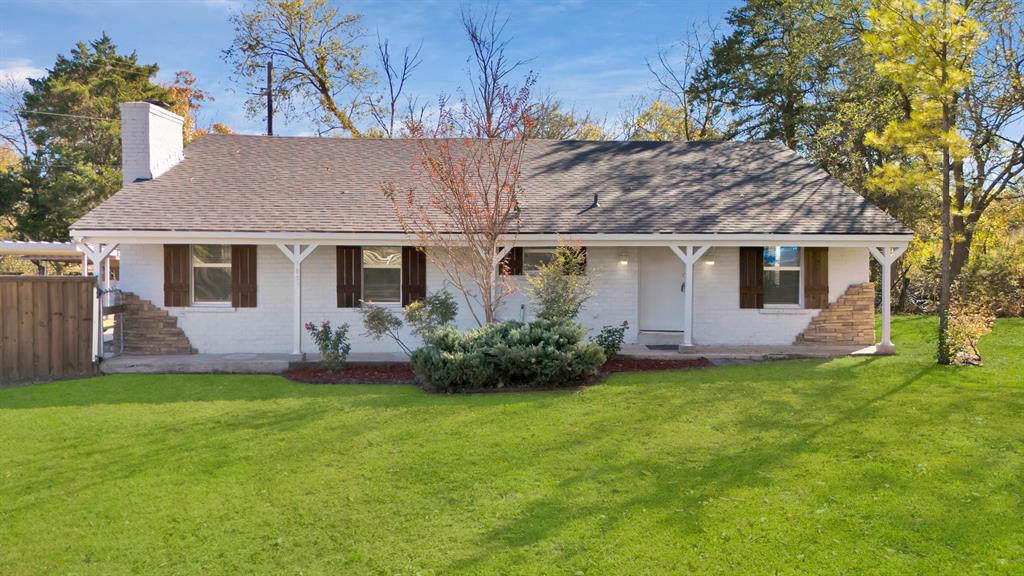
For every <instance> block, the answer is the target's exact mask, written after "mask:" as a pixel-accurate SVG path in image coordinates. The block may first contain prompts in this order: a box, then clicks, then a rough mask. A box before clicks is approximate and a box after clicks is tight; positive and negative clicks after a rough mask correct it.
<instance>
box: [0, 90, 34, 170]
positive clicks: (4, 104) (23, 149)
mask: <svg viewBox="0 0 1024 576" xmlns="http://www.w3.org/2000/svg"><path fill="white" fill-rule="evenodd" d="M24 97H25V86H24V84H23V83H21V82H19V81H18V80H16V79H14V78H11V77H9V76H3V77H0V145H3V146H6V147H8V148H9V149H10V150H12V151H13V152H14V153H15V154H17V155H18V157H19V158H24V157H26V156H28V155H29V153H30V152H31V151H32V140H31V139H30V138H29V133H28V123H27V122H26V120H25V117H24V116H22V114H21V108H22V103H23V102H24Z"/></svg>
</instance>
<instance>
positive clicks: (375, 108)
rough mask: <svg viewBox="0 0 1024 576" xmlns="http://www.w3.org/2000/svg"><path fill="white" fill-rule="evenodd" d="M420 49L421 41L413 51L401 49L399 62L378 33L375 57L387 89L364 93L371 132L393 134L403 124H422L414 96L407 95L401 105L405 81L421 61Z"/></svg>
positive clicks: (420, 111)
mask: <svg viewBox="0 0 1024 576" xmlns="http://www.w3.org/2000/svg"><path fill="white" fill-rule="evenodd" d="M421 48H423V43H422V42H421V43H420V45H419V46H418V47H416V50H415V51H412V50H410V48H409V47H408V46H406V47H405V49H404V50H403V51H402V57H401V61H400V62H398V61H396V60H395V59H394V57H393V56H392V54H391V47H390V43H389V42H388V41H387V40H385V39H381V37H380V36H377V57H378V58H379V59H380V68H381V72H382V75H383V82H384V84H385V85H386V86H385V88H386V90H387V92H386V93H385V94H384V95H376V96H374V95H371V96H367V98H366V107H367V108H368V109H369V111H370V116H371V117H372V118H373V121H374V122H375V123H376V126H375V128H374V130H373V131H379V135H380V136H382V137H384V138H394V137H396V136H397V135H398V134H399V133H400V132H401V130H402V128H403V124H408V123H410V122H412V123H422V120H423V114H424V107H423V106H420V105H419V103H418V101H417V99H416V97H415V96H410V95H406V97H405V99H404V104H403V98H402V96H403V92H404V91H405V83H406V82H408V81H409V78H410V77H411V76H412V73H413V71H415V70H416V68H417V67H419V65H420V63H421V62H422V60H420V49H421ZM403 117H404V118H403ZM371 135H372V134H371Z"/></svg>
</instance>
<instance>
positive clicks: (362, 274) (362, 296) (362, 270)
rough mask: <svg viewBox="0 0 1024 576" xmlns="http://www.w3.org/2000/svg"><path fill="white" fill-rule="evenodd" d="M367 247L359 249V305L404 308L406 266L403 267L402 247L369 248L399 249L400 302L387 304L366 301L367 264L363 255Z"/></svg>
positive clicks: (392, 301)
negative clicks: (403, 287) (403, 289)
mask: <svg viewBox="0 0 1024 576" xmlns="http://www.w3.org/2000/svg"><path fill="white" fill-rule="evenodd" d="M366 248H367V247H366V246H363V247H361V248H360V249H359V305H360V306H362V305H363V304H373V305H374V306H381V307H383V308H397V309H401V308H402V297H403V296H405V294H404V293H403V292H402V286H403V285H404V282H403V280H405V277H404V274H405V270H404V266H402V246H369V248H398V300H388V301H386V302H370V301H368V300H367V299H366V268H367V266H366V264H365V262H364V261H363V254H364V251H365V250H366ZM369 268H383V267H382V266H370V267H369Z"/></svg>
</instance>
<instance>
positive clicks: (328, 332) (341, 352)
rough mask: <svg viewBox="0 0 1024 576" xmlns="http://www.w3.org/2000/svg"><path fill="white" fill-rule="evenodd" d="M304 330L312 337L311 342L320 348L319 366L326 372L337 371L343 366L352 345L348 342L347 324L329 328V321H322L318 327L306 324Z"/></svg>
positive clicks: (309, 323) (310, 323)
mask: <svg viewBox="0 0 1024 576" xmlns="http://www.w3.org/2000/svg"><path fill="white" fill-rule="evenodd" d="M306 330H308V331H309V333H310V334H311V335H312V336H313V341H315V342H316V345H317V347H318V348H320V364H321V365H322V366H323V367H324V368H327V369H328V370H338V369H340V368H341V367H342V366H344V364H345V359H346V358H348V353H349V351H351V350H352V345H351V344H349V342H348V324H342V325H341V326H338V327H337V328H333V329H332V328H331V322H330V320H324V321H323V322H321V323H320V325H319V326H317V325H316V324H313V323H312V322H306Z"/></svg>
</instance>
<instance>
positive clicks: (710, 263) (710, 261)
mask: <svg viewBox="0 0 1024 576" xmlns="http://www.w3.org/2000/svg"><path fill="white" fill-rule="evenodd" d="M712 250H713V249H712ZM712 250H708V257H707V258H705V259H704V264H705V265H706V266H714V265H715V259H714V258H712V256H714V254H712Z"/></svg>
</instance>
